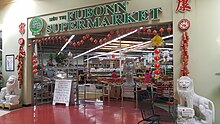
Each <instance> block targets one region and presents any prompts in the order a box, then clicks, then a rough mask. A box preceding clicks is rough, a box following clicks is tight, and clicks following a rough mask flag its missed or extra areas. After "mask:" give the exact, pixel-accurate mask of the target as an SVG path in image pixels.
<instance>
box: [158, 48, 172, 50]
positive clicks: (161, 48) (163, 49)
mask: <svg viewBox="0 0 220 124" xmlns="http://www.w3.org/2000/svg"><path fill="white" fill-rule="evenodd" d="M158 49H161V50H173V49H172V48H158Z"/></svg>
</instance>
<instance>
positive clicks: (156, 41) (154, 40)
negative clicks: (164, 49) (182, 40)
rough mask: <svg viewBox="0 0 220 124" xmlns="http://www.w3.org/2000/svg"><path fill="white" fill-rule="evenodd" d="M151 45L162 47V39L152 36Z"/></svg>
mask: <svg viewBox="0 0 220 124" xmlns="http://www.w3.org/2000/svg"><path fill="white" fill-rule="evenodd" d="M151 45H153V46H162V45H163V39H162V37H161V36H159V35H158V34H157V35H156V36H154V37H153V38H152V40H151Z"/></svg>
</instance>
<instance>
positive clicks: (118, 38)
mask: <svg viewBox="0 0 220 124" xmlns="http://www.w3.org/2000/svg"><path fill="white" fill-rule="evenodd" d="M140 29H142V27H141V28H140ZM135 32H137V29H136V30H134V31H131V32H129V33H127V34H124V35H122V36H120V37H117V38H115V39H113V40H111V41H108V42H106V43H104V44H102V45H99V46H97V47H95V48H93V49H90V50H88V51H86V52H84V53H81V54H79V55H77V56H74V57H73V59H76V58H78V57H80V56H83V55H85V54H87V53H90V52H92V51H94V50H97V49H99V48H101V47H103V46H106V45H108V44H110V43H112V42H114V41H117V40H120V39H122V38H124V37H127V36H128V35H131V34H134V33H135Z"/></svg>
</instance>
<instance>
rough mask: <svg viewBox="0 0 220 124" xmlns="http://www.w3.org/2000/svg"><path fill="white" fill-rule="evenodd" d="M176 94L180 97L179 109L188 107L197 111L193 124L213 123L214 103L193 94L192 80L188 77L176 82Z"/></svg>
mask: <svg viewBox="0 0 220 124" xmlns="http://www.w3.org/2000/svg"><path fill="white" fill-rule="evenodd" d="M177 92H178V94H179V97H180V105H179V106H180V108H182V107H188V108H191V109H194V110H197V111H198V113H199V115H196V116H195V124H197V123H198V124H213V123H214V121H215V108H214V103H213V102H212V101H211V100H209V99H207V98H205V97H202V96H199V95H197V94H196V93H195V92H194V87H193V80H192V79H190V78H189V77H188V76H182V77H180V79H179V80H178V82H177ZM179 110H180V109H179ZM180 116H181V115H180Z"/></svg>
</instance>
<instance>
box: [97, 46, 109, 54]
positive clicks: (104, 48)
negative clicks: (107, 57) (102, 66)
mask: <svg viewBox="0 0 220 124" xmlns="http://www.w3.org/2000/svg"><path fill="white" fill-rule="evenodd" d="M100 49H103V50H111V49H112V48H106V47H102V48H100ZM104 54H105V53H104Z"/></svg>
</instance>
